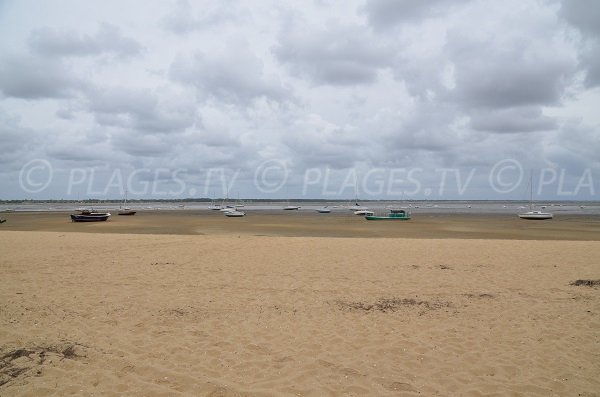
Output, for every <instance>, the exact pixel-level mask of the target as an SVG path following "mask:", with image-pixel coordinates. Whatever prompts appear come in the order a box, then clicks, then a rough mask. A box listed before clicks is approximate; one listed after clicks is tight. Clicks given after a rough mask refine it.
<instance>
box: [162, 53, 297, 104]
mask: <svg viewBox="0 0 600 397" xmlns="http://www.w3.org/2000/svg"><path fill="white" fill-rule="evenodd" d="M224 47H226V48H228V51H226V52H224V53H220V54H205V53H202V52H200V51H198V52H196V53H195V54H193V55H192V56H183V55H180V56H178V57H177V58H176V59H175V60H174V61H173V63H172V64H171V67H170V72H169V74H170V77H171V79H173V80H175V81H177V82H179V83H181V84H183V85H192V86H194V87H196V89H197V90H198V94H199V95H200V96H201V97H204V98H207V99H210V98H216V99H218V100H221V101H225V102H228V103H236V104H247V103H249V102H251V101H252V100H254V99H257V98H268V99H271V100H276V101H281V100H285V99H287V98H289V94H288V93H287V90H286V89H284V87H283V86H282V84H281V82H280V81H279V79H278V78H277V77H276V76H270V75H267V74H266V73H265V71H264V67H263V62H262V61H261V60H260V59H259V58H258V57H257V56H256V55H255V54H254V53H252V52H251V51H250V50H249V49H248V47H247V44H246V43H239V42H234V43H229V44H227V43H225V44H224Z"/></svg>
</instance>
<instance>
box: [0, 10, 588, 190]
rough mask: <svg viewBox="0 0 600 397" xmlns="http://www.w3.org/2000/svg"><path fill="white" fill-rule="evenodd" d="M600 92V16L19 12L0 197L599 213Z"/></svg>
mask: <svg viewBox="0 0 600 397" xmlns="http://www.w3.org/2000/svg"><path fill="white" fill-rule="evenodd" d="M599 87H600V2H598V1H595V0H577V1H575V0H573V1H562V2H561V1H558V0H556V1H554V0H538V1H534V0H514V1H512V0H509V1H502V2H499V1H495V0H489V1H487V0H485V1H478V0H473V1H463V0H461V1H450V0H444V1H440V0H437V1H436V0H432V1H408V0H397V1H394V0H366V1H333V0H314V1H309V0H302V1H300V0H299V1H285V2H282V1H225V2H224V1H185V0H184V1H172V2H170V1H147V0H144V1H137V2H136V1H127V2H124V1H96V2H84V1H43V2H40V1H27V0H25V1H3V2H0V145H1V146H0V167H1V168H0V186H1V187H0V199H17V198H77V197H81V198H84V197H120V196H121V194H122V189H123V186H127V185H128V186H129V187H128V190H129V191H130V192H132V193H130V196H134V197H156V198H159V197H172V198H183V197H203V196H204V197H206V196H208V197H210V196H222V195H223V192H224V190H225V191H226V190H228V191H229V195H230V196H241V197H274V198H275V197H285V196H298V197H299V196H303V197H324V198H328V197H329V198H342V197H354V196H355V195H359V196H360V197H361V198H365V199H366V198H388V199H401V198H414V199H422V198H431V199H444V198H446V199H455V198H464V199H525V198H527V197H528V195H529V193H528V189H529V188H528V183H529V174H530V171H531V170H533V173H534V175H535V178H536V180H535V182H534V183H535V186H536V189H535V194H536V196H539V197H540V198H542V197H543V198H546V199H554V198H558V199H597V198H598V192H600V128H599V126H600V110H599V109H600V88H599ZM28 167H29V168H28ZM519 167H520V168H519ZM355 179H356V181H355ZM224 185H230V186H229V188H224V187H223V186H224Z"/></svg>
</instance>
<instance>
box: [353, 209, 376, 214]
mask: <svg viewBox="0 0 600 397" xmlns="http://www.w3.org/2000/svg"><path fill="white" fill-rule="evenodd" d="M354 215H358V216H373V215H375V213H374V212H373V211H371V210H367V209H361V210H357V211H354Z"/></svg>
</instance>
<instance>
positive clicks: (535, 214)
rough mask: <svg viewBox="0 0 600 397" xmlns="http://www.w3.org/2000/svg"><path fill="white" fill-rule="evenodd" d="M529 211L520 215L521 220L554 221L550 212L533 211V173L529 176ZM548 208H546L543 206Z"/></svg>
mask: <svg viewBox="0 0 600 397" xmlns="http://www.w3.org/2000/svg"><path fill="white" fill-rule="evenodd" d="M529 187H530V190H529V211H527V212H523V213H520V214H519V218H521V219H528V220H532V221H541V220H545V219H552V218H553V215H552V214H551V213H550V212H542V211H534V210H533V173H531V175H530V176H529ZM542 208H546V206H542Z"/></svg>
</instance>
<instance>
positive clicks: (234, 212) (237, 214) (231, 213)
mask: <svg viewBox="0 0 600 397" xmlns="http://www.w3.org/2000/svg"><path fill="white" fill-rule="evenodd" d="M225 216H228V217H230V218H241V217H242V216H246V213H245V212H244V211H238V210H231V211H227V212H225Z"/></svg>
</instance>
